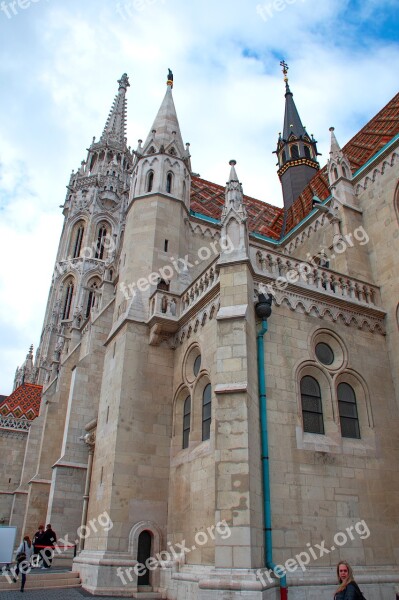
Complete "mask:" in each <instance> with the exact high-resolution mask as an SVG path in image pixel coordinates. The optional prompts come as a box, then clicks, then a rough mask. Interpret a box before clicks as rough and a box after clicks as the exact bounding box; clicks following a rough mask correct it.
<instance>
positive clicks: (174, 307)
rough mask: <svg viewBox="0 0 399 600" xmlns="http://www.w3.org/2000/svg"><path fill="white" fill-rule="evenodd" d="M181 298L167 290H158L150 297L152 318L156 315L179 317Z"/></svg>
mask: <svg viewBox="0 0 399 600" xmlns="http://www.w3.org/2000/svg"><path fill="white" fill-rule="evenodd" d="M180 308H181V300H180V298H179V295H178V294H172V293H171V292H167V291H166V290H156V291H155V292H154V293H153V294H152V296H151V297H150V318H151V317H153V316H154V315H158V316H165V317H169V318H170V317H177V318H178V317H179V316H180Z"/></svg>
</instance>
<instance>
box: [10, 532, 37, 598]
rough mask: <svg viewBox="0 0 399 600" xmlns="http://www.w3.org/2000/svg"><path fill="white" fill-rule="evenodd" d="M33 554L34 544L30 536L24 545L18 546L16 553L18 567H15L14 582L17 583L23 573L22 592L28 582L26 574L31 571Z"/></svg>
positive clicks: (23, 542)
mask: <svg viewBox="0 0 399 600" xmlns="http://www.w3.org/2000/svg"><path fill="white" fill-rule="evenodd" d="M32 554H33V544H32V542H31V539H30V537H29V535H26V536H25V537H24V539H23V541H22V543H21V544H20V545H19V546H18V548H17V552H16V556H15V558H16V561H17V566H16V567H15V571H14V573H15V574H14V577H13V581H14V583H16V582H17V577H18V575H19V572H21V592H23V591H24V587H25V582H26V573H27V572H29V571H30V559H31V557H32Z"/></svg>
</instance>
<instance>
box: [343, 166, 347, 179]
mask: <svg viewBox="0 0 399 600" xmlns="http://www.w3.org/2000/svg"><path fill="white" fill-rule="evenodd" d="M342 173H343V176H344V177H346V178H348V173H347V171H346V167H345V165H342Z"/></svg>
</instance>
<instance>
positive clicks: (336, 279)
mask: <svg viewBox="0 0 399 600" xmlns="http://www.w3.org/2000/svg"><path fill="white" fill-rule="evenodd" d="M251 259H252V264H253V265H254V267H255V269H256V271H257V272H258V273H260V274H262V275H266V276H268V277H270V278H272V279H275V280H279V284H281V285H284V282H287V283H288V284H295V285H299V286H305V287H307V288H309V289H311V290H315V291H317V292H321V293H325V294H328V295H330V296H334V297H336V298H342V299H345V300H349V301H355V302H361V303H362V304H366V305H369V306H371V307H377V306H381V298H380V291H379V288H378V287H377V286H375V285H372V284H370V283H367V282H365V281H362V280H361V279H357V278H356V277H349V276H347V275H343V274H342V273H338V272H336V271H332V270H331V269H328V268H326V267H322V266H314V265H311V264H310V263H308V262H306V261H303V262H301V261H298V260H296V259H293V258H292V257H289V256H284V255H282V254H280V253H278V252H273V251H272V250H268V251H262V250H259V249H256V248H252V249H251ZM281 285H278V286H276V287H280V289H281Z"/></svg>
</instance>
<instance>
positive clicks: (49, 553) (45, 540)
mask: <svg viewBox="0 0 399 600" xmlns="http://www.w3.org/2000/svg"><path fill="white" fill-rule="evenodd" d="M56 541H57V535H56V533H55V531H53V530H52V528H51V525H50V523H49V524H48V525H46V531H45V532H44V533H43V535H42V537H41V538H40V546H45V548H42V550H41V555H42V560H43V566H42V569H50V567H51V563H52V561H53V555H54V553H53V550H52V549H53V548H54V544H55V543H56Z"/></svg>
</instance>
